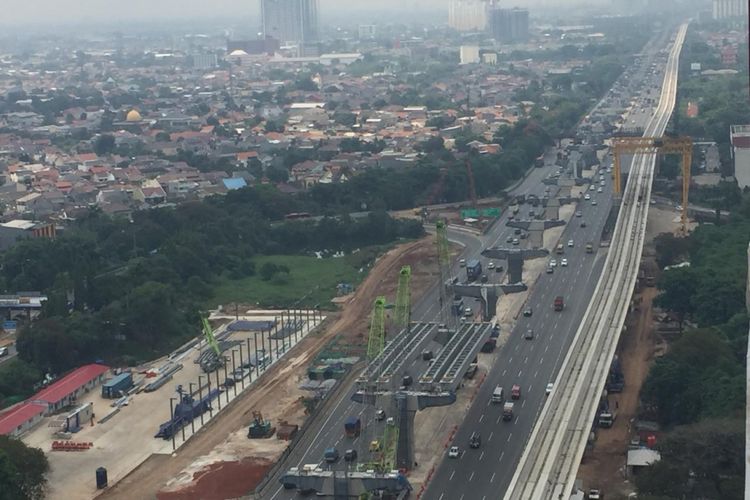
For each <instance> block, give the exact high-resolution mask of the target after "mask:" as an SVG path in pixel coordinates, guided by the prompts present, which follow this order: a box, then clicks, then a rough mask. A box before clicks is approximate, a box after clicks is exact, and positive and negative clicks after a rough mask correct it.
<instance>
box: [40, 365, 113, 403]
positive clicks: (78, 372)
mask: <svg viewBox="0 0 750 500" xmlns="http://www.w3.org/2000/svg"><path fill="white" fill-rule="evenodd" d="M107 370H109V367H108V366H105V365H98V364H92V365H85V366H82V367H80V368H76V369H75V370H73V371H72V372H70V373H68V374H67V375H65V376H64V377H63V378H61V379H60V380H58V381H57V382H55V383H54V384H51V385H50V386H48V387H46V388H45V389H42V390H41V391H39V392H37V393H36V394H35V395H34V396H32V397H31V398H29V400H30V401H44V402H45V403H49V404H53V403H57V402H58V401H60V400H62V399H65V397H67V396H68V395H70V394H71V393H73V392H75V391H76V390H77V389H80V388H81V387H83V386H84V385H86V384H88V383H89V382H91V381H92V380H94V379H95V378H97V377H98V376H99V375H101V374H103V373H105V372H106V371H107Z"/></svg>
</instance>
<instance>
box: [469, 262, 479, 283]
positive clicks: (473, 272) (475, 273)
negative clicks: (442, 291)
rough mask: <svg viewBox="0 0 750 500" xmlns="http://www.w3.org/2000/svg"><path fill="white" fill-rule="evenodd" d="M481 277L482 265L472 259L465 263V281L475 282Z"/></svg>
mask: <svg viewBox="0 0 750 500" xmlns="http://www.w3.org/2000/svg"><path fill="white" fill-rule="evenodd" d="M481 275H482V263H481V262H479V261H478V260H477V259H472V260H470V261H468V262H467V263H466V279H467V280H468V281H476V280H477V279H479V277H480V276H481Z"/></svg>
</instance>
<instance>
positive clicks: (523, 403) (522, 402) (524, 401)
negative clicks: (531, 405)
mask: <svg viewBox="0 0 750 500" xmlns="http://www.w3.org/2000/svg"><path fill="white" fill-rule="evenodd" d="M524 406H526V400H525V399H524V400H523V401H521V408H523V407H524Z"/></svg>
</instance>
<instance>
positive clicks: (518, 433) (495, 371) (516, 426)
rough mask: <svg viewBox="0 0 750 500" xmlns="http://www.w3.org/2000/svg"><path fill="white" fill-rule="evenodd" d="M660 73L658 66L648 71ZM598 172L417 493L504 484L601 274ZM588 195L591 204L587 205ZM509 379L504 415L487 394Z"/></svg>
mask: <svg viewBox="0 0 750 500" xmlns="http://www.w3.org/2000/svg"><path fill="white" fill-rule="evenodd" d="M639 73H643V72H639ZM662 75H663V73H661V72H658V74H657V75H655V78H659V79H660V78H661V77H662ZM650 116H651V110H650V109H646V110H644V111H643V112H640V111H638V112H636V113H633V114H631V116H630V117H629V118H628V119H629V120H635V122H630V123H632V124H633V125H634V126H637V127H645V125H646V123H647V121H648V119H649V117H650ZM623 163H624V164H623V166H624V167H625V166H626V164H625V162H623ZM607 165H608V164H606V163H605V164H604V166H605V167H606V166H607ZM596 179H597V181H598V179H599V177H598V175H597V177H596ZM605 179H606V180H605V186H603V187H604V189H603V192H602V193H596V194H593V193H592V192H591V191H587V193H590V196H591V200H590V201H583V200H582V201H581V202H580V203H579V207H580V208H579V210H581V212H582V215H583V217H582V219H583V220H585V221H586V223H587V227H586V228H581V227H580V224H576V222H577V221H578V220H580V219H579V218H577V217H574V218H573V221H572V222H571V223H570V224H568V226H567V227H566V229H565V231H564V233H563V236H562V238H561V240H560V241H561V242H562V243H563V244H567V242H568V240H573V242H574V247H573V248H568V247H567V246H566V248H565V255H561V256H554V255H553V256H551V257H553V258H554V257H556V258H557V263H558V266H557V267H556V268H555V270H554V273H553V274H542V275H541V276H540V278H539V279H538V280H537V282H536V284H535V285H534V288H533V290H532V292H531V294H530V295H529V299H528V300H527V306H530V307H531V308H532V311H533V315H532V316H531V317H529V318H525V317H520V318H519V321H518V322H517V324H516V326H515V328H514V330H513V332H512V333H511V337H510V339H509V340H508V342H507V343H506V344H505V345H504V346H503V347H502V350H501V352H500V353H499V356H498V360H497V362H496V363H495V365H494V366H493V367H492V369H491V370H490V372H489V373H488V375H487V378H486V379H485V382H484V384H483V385H482V387H481V389H480V391H479V393H478V395H477V397H476V400H475V403H474V404H473V405H472V407H471V408H470V409H469V412H468V414H467V415H466V417H465V418H464V421H463V423H462V425H461V426H460V427H459V429H458V432H457V433H456V436H455V438H454V444H456V445H457V446H459V447H460V448H461V453H460V455H459V457H458V458H447V457H444V458H443V460H442V462H441V463H440V465H439V467H438V468H437V469H436V471H435V474H434V476H433V478H432V480H431V482H430V484H429V486H428V489H427V491H426V492H425V495H424V496H423V498H425V499H428V500H463V499H467V500H468V499H472V500H474V499H477V500H488V499H495V498H499V497H501V496H502V493H500V492H505V490H506V489H507V487H508V484H509V482H510V480H511V478H512V477H513V473H514V472H515V467H516V465H517V463H518V461H519V459H520V457H521V454H522V453H523V449H524V446H525V444H526V441H527V440H528V437H529V436H530V434H531V431H532V430H533V427H534V423H535V421H536V418H537V417H538V415H539V413H540V412H541V409H542V406H543V405H544V402H545V400H546V387H547V384H548V383H550V382H552V381H553V380H555V378H556V376H557V372H558V371H559V368H560V364H561V363H562V361H563V359H564V357H565V354H566V353H567V352H568V348H569V346H570V343H571V341H572V339H573V337H574V335H575V332H576V330H577V329H578V325H579V323H580V321H581V319H582V317H583V315H584V313H585V312H586V308H587V307H588V304H589V302H590V301H591V297H592V294H593V292H594V289H595V288H596V284H597V282H598V279H599V276H600V275H601V271H602V267H603V265H604V261H605V258H606V253H604V250H601V251H599V252H598V253H597V254H596V255H591V254H586V253H585V249H584V244H585V242H587V241H594V242H595V244H596V243H598V241H599V236H600V235H601V232H602V229H603V226H604V223H605V221H606V217H607V213H608V212H609V209H610V207H611V204H612V191H611V189H612V188H611V183H612V181H611V176H610V175H606V174H605ZM594 199H596V200H597V205H596V206H592V201H593V200H594ZM595 246H596V245H595ZM561 258H566V259H567V260H568V266H567V267H564V268H563V267H560V259H561ZM558 295H561V296H563V297H564V300H565V308H564V310H563V311H561V312H555V311H554V310H553V308H552V303H553V300H554V297H555V296H558ZM528 328H532V329H533V330H534V332H535V338H534V339H533V340H525V339H524V333H525V332H526V331H527V329H528ZM514 384H519V385H520V386H521V390H522V396H521V398H520V399H519V400H518V401H516V404H515V408H514V415H513V418H512V420H511V421H503V420H502V405H500V404H492V403H491V402H490V397H491V395H492V392H493V390H494V388H495V387H496V386H502V387H504V389H505V394H506V398H509V397H510V388H511V386H512V385H514ZM473 432H479V433H480V434H481V436H482V446H481V447H480V448H478V449H471V448H469V447H468V442H469V437H470V436H471V434H472V433H473Z"/></svg>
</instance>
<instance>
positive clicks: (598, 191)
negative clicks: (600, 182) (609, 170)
mask: <svg viewBox="0 0 750 500" xmlns="http://www.w3.org/2000/svg"><path fill="white" fill-rule="evenodd" d="M596 192H597V193H603V192H604V189H602V188H599V189H597V190H596Z"/></svg>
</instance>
